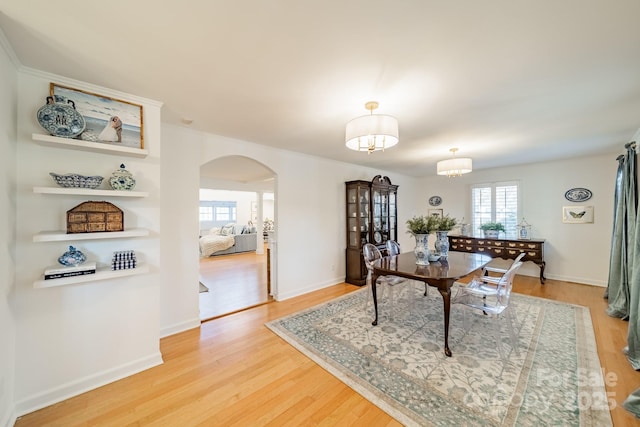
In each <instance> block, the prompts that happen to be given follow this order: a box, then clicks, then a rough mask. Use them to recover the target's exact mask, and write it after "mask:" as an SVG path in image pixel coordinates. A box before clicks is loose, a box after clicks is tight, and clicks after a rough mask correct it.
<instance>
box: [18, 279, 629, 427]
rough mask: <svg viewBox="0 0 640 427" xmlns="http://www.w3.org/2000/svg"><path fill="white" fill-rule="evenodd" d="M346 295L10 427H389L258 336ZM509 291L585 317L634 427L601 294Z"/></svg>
mask: <svg viewBox="0 0 640 427" xmlns="http://www.w3.org/2000/svg"><path fill="white" fill-rule="evenodd" d="M355 289H358V288H357V287H355V286H352V285H348V284H344V283H342V284H337V285H335V286H332V287H329V288H326V289H323V290H320V291H316V292H313V293H309V294H306V295H303V296H300V297H297V298H292V299H290V300H286V301H282V302H273V303H270V304H266V305H261V306H258V307H255V308H252V309H249V310H245V311H242V312H239V313H236V314H233V315H230V316H225V317H221V318H218V319H215V320H211V321H208V322H204V323H203V324H202V325H201V327H200V328H199V329H194V330H190V331H187V332H183V333H180V334H176V335H173V336H170V337H167V338H164V339H162V341H161V343H160V347H161V351H162V354H163V359H164V362H165V363H164V364H163V365H161V366H157V367H155V368H152V369H149V370H146V371H144V372H141V373H139V374H136V375H133V376H131V377H128V378H125V379H122V380H120V381H117V382H115V383H112V384H108V385H106V386H103V387H100V388H98V389H96V390H92V391H90V392H87V393H84V394H82V395H79V396H76V397H73V398H71V399H68V400H65V401H63V402H61V403H58V404H55V405H52V406H50V407H48V408H44V409H42V410H39V411H36V412H34V413H32V414H29V415H26V416H24V417H22V418H20V419H19V420H18V422H17V423H16V426H18V427H25V426H54V425H55V426H89V425H90V426H95V425H101V426H123V425H162V426H176V425H182V426H196V425H202V426H212V425H216V426H218V425H220V426H267V425H269V426H285V425H289V426H311V425H319V426H335V425H341V426H342V425H354V426H399V425H400V424H399V423H398V422H396V421H395V420H393V419H392V418H391V417H389V416H388V415H387V414H385V413H384V412H382V411H381V410H380V409H378V408H377V407H376V406H374V405H373V404H371V403H370V402H369V401H367V400H366V399H364V398H363V397H361V396H360V395H359V394H357V393H355V392H354V391H353V390H351V389H350V388H349V387H347V386H346V385H344V384H343V383H342V382H340V381H339V380H337V379H336V378H335V377H334V376H333V375H331V374H329V373H328V372H326V371H325V370H324V369H322V368H320V367H319V366H318V365H316V364H315V363H314V362H312V361H311V360H309V359H308V358H306V357H305V356H303V355H302V354H301V353H299V352H298V351H297V350H295V349H294V348H293V347H291V346H290V345H289V344H287V343H285V342H284V341H282V340H281V339H280V338H278V337H277V336H276V335H274V334H273V333H272V332H271V331H269V330H268V329H267V328H266V327H265V326H264V323H265V322H267V321H269V320H272V319H277V318H279V317H282V316H284V315H287V314H290V313H294V312H296V311H299V310H301V309H304V308H307V307H310V306H312V305H315V304H318V303H320V302H323V301H327V300H330V299H332V298H335V297H338V296H340V295H343V294H345V293H348V292H351V291H353V290H355ZM514 291H515V292H519V293H523V294H527V295H533V296H538V297H542V298H549V299H553V300H558V301H564V302H568V303H573V304H580V305H584V306H587V307H589V308H590V311H591V316H592V319H593V325H594V330H595V336H596V340H597V345H598V354H599V356H600V362H601V364H602V367H603V369H604V372H605V374H607V373H608V374H609V375H612V374H615V376H616V379H615V381H611V382H610V383H608V385H607V391H608V392H610V393H611V394H612V395H611V397H612V398H613V399H614V400H615V402H616V407H615V408H613V410H612V412H611V413H612V418H613V421H614V425H615V426H638V425H640V423H639V422H638V420H636V419H635V418H634V417H633V416H632V415H631V414H629V413H628V412H627V411H625V410H624V409H622V408H621V407H620V404H621V403H622V402H623V401H624V399H625V398H626V397H627V395H628V394H629V393H631V392H632V391H633V390H635V389H636V388H638V387H640V373H638V372H635V371H634V370H633V369H632V368H631V367H630V365H629V363H628V362H627V360H626V359H625V357H624V355H623V354H622V351H621V349H622V348H623V347H624V345H625V343H626V334H627V322H624V321H622V320H620V319H614V318H611V317H609V316H607V315H606V314H605V308H606V305H607V304H606V301H605V300H604V299H603V298H602V295H603V288H598V287H592V286H586V285H579V284H575V283H567V282H559V281H554V280H547V283H546V284H545V285H540V283H539V282H538V280H537V279H536V278H533V277H526V276H517V277H516V280H515V285H514ZM558 327H562V325H558ZM454 354H455V352H454Z"/></svg>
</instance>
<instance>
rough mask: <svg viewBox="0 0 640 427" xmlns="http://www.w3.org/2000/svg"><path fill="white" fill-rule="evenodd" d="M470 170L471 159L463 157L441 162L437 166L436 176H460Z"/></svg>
mask: <svg viewBox="0 0 640 427" xmlns="http://www.w3.org/2000/svg"><path fill="white" fill-rule="evenodd" d="M472 169H473V167H472V162H471V159H469V158H464V157H454V158H452V159H447V160H441V161H439V162H438V164H437V173H438V175H446V176H460V175H462V174H465V173H469V172H471V170H472Z"/></svg>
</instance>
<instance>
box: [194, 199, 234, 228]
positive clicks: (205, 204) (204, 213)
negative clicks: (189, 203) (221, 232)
mask: <svg viewBox="0 0 640 427" xmlns="http://www.w3.org/2000/svg"><path fill="white" fill-rule="evenodd" d="M200 221H201V222H204V221H210V222H212V225H213V226H216V227H221V226H223V225H226V224H228V223H230V222H235V221H236V202H230V201H214V200H200Z"/></svg>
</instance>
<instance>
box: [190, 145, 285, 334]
mask: <svg viewBox="0 0 640 427" xmlns="http://www.w3.org/2000/svg"><path fill="white" fill-rule="evenodd" d="M275 182H276V175H275V173H274V172H273V171H272V170H271V169H269V168H268V167H266V166H265V165H263V164H262V163H259V162H257V161H255V160H253V159H250V158H247V157H244V156H226V157H221V158H218V159H215V160H212V161H210V162H207V163H205V164H203V165H202V166H201V167H200V193H201V197H200V200H201V203H200V206H201V208H200V218H199V219H200V235H201V236H203V234H208V233H210V232H211V231H212V230H213V232H218V229H219V228H226V230H225V232H227V233H229V228H230V227H225V226H230V225H232V224H233V225H234V227H232V228H231V230H233V231H231V233H232V235H233V236H235V238H234V239H232V240H236V241H237V242H238V243H234V245H233V246H232V247H229V248H227V249H220V248H217V247H216V248H215V250H216V252H214V253H213V255H212V256H201V258H200V262H199V278H200V293H199V308H200V320H201V321H206V320H210V319H213V318H217V317H221V316H225V315H228V314H231V313H235V312H238V311H241V310H244V309H247V308H251V307H255V306H256V305H262V304H266V303H268V302H270V301H271V300H272V299H273V298H272V293H273V292H271V290H270V289H269V288H270V286H271V287H275V286H274V285H275V265H276V260H277V251H276V250H275V239H274V236H275V233H267V232H266V229H267V228H268V227H269V225H270V224H273V220H274V219H275V216H276V212H275V211H276V200H275ZM203 194H205V195H203ZM214 199H215V200H216V203H211V201H212V200H214ZM203 200H206V202H205V203H203V202H202V201H203ZM203 206H205V207H204V208H203ZM207 206H212V207H214V208H211V209H209V208H207ZM215 207H220V210H219V211H217V212H216V211H215ZM259 218H260V219H261V220H259ZM212 226H213V227H212ZM220 226H221V227H220ZM252 228H253V229H252ZM263 232H264V233H263ZM241 233H242V234H241ZM247 233H251V234H253V233H255V234H253V235H255V236H256V238H255V240H254V239H253V237H252V236H251V237H250V235H247ZM263 234H264V236H263ZM268 236H269V237H270V238H268ZM247 238H249V239H250V240H251V241H252V245H249V246H247ZM201 239H202V238H201ZM209 239H210V240H207V241H206V242H205V243H206V244H207V245H209V244H210V242H211V239H212V240H213V241H217V237H210V238H209ZM201 243H202V241H201ZM216 244H217V243H214V246H215V245H216ZM210 250H211V248H210V245H209V246H207V247H206V248H205V252H207V251H210ZM207 255H208V253H207Z"/></svg>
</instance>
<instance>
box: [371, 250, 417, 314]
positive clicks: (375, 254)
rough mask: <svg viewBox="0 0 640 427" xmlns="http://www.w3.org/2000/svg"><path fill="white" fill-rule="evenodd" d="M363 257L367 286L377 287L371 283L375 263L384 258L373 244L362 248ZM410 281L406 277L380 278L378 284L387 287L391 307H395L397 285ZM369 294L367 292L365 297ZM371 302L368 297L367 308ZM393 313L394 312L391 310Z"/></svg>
mask: <svg viewBox="0 0 640 427" xmlns="http://www.w3.org/2000/svg"><path fill="white" fill-rule="evenodd" d="M362 255H363V257H364V263H365V265H366V266H367V281H366V286H369V287H371V286H375V284H374V283H371V279H372V277H371V276H372V274H373V263H374V262H375V261H376V260H378V259H380V258H382V254H381V253H380V250H379V249H378V248H377V247H376V246H375V245H374V244H372V243H366V244H365V245H364V246H363V247H362ZM407 282H408V280H407V279H405V278H404V277H398V276H380V277H378V280H377V283H381V284H383V285H387V286H385V288H386V291H387V293H388V295H389V303H390V305H391V306H393V305H395V292H394V288H395V287H397V285H400V284H402V283H407ZM366 294H367V293H366V292H365V295H366ZM370 301H371V299H370V298H368V297H367V303H366V307H368V306H369V302H370ZM390 311H391V312H392V310H390Z"/></svg>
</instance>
